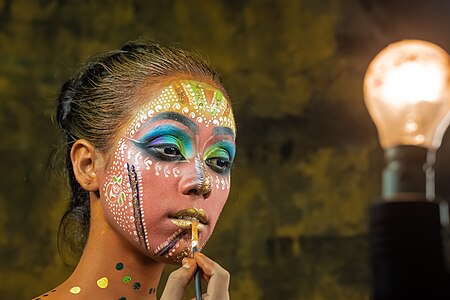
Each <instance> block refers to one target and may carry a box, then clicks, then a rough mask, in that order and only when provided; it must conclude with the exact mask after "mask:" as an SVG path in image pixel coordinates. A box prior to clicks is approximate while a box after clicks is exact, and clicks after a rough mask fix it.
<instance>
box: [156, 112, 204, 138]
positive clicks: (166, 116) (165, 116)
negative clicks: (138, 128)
mask: <svg viewBox="0 0 450 300" xmlns="http://www.w3.org/2000/svg"><path fill="white" fill-rule="evenodd" d="M159 120H173V121H177V122H179V123H181V124H183V125H185V126H186V127H187V128H189V129H190V130H191V131H192V132H193V133H195V134H197V133H198V131H199V128H198V125H197V124H195V123H194V122H193V121H191V120H190V119H189V118H187V117H185V116H183V115H180V114H179V113H176V112H170V111H169V112H163V113H160V114H159V115H156V116H154V117H153V118H151V119H150V121H149V122H147V124H151V123H154V122H156V121H159Z"/></svg>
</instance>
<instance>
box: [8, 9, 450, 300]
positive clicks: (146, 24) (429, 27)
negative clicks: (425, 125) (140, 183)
mask: <svg viewBox="0 0 450 300" xmlns="http://www.w3.org/2000/svg"><path fill="white" fill-rule="evenodd" d="M421 2H425V3H426V5H424V4H420V3H421ZM400 3H405V2H404V1H387V0H383V1H376V0H360V1H357V0H346V1H335V0H323V1H317V0H284V1H276V0H270V1H260V0H247V1H240V0H233V1H229V0H228V1H225V0H224V1H201V0H190V1H181V0H180V1H157V0H155V1H141V0H135V1H125V0H122V1H58V0H40V1H31V0H30V1H25V0H21V1H20V0H3V1H0V157H1V160H0V161H1V172H0V298H2V299H25V298H30V297H32V296H35V295H38V294H40V293H42V292H44V291H47V290H49V289H51V288H52V287H53V286H56V285H57V284H58V283H59V282H61V281H63V280H64V279H65V278H66V276H67V275H68V274H69V272H70V269H69V268H67V267H64V266H63V264H62V262H61V260H60V258H59V255H58V252H57V249H56V233H57V228H58V222H59V219H60V217H61V215H62V211H63V209H64V207H65V205H66V202H65V200H66V199H65V192H64V191H65V189H64V182H63V179H62V178H61V174H60V173H58V171H56V172H55V171H54V168H52V159H50V158H49V157H50V156H51V155H52V153H55V152H57V150H56V149H57V147H55V145H57V144H58V135H57V128H56V126H55V125H54V123H53V122H52V116H53V115H54V111H53V110H54V106H55V98H56V95H57V93H58V90H59V88H60V86H61V84H62V83H63V82H64V81H65V80H66V79H67V78H68V76H70V74H71V73H72V72H73V71H74V70H75V69H76V68H77V66H78V65H79V62H80V61H83V60H84V59H86V58H87V57H88V56H89V55H90V54H92V53H93V52H95V51H98V50H104V49H110V48H116V47H119V46H120V45H121V44H122V43H123V42H125V41H127V40H130V39H135V38H137V37H141V36H143V37H147V38H153V39H156V40H158V41H160V42H161V43H163V44H175V45H178V46H180V47H182V48H186V49H190V50H195V51H198V52H200V53H201V54H203V55H204V56H206V57H208V58H209V59H210V61H211V62H212V63H213V65H215V66H216V67H217V69H218V70H219V71H220V72H221V73H222V75H223V78H224V82H225V86H226V88H227V89H228V90H229V93H230V95H231V98H232V100H233V102H234V107H235V111H236V119H237V125H238V153H237V160H236V164H235V167H234V170H233V173H232V174H233V175H232V194H231V197H230V199H229V202H228V204H227V206H226V208H225V210H224V212H223V214H222V218H221V220H220V222H219V224H218V226H217V229H216V232H215V234H214V235H213V237H212V239H211V241H210V242H209V244H208V246H207V248H206V249H205V251H206V252H207V253H208V254H209V255H211V256H212V257H214V258H215V259H216V260H217V261H219V262H220V263H221V264H222V265H223V266H225V267H226V268H227V269H228V270H229V271H230V272H231V274H232V282H231V296H232V299H335V300H338V299H368V295H369V284H368V281H369V270H368V267H367V259H368V249H367V246H366V208H367V205H368V203H370V201H371V200H372V199H373V198H374V197H376V196H377V195H378V193H379V192H378V191H379V189H380V180H379V178H380V171H381V169H382V165H383V157H382V155H383V154H382V151H381V149H380V147H379V145H378V142H377V135H376V130H375V127H374V126H373V124H372V122H371V121H370V118H369V115H368V113H367V111H366V109H365V107H364V103H363V98H362V80H363V76H364V72H365V69H366V67H367V65H368V63H369V62H370V60H371V58H372V57H373V56H374V55H375V54H376V53H377V52H378V51H379V50H381V49H382V48H383V47H384V46H386V45H387V44H389V43H390V42H393V41H397V40H399V39H403V38H422V39H427V40H429V41H431V42H435V43H437V44H439V45H441V46H442V47H443V48H444V49H446V50H447V51H449V50H450V40H449V39H448V36H449V28H450V26H449V20H448V19H449V18H448V16H449V15H450V6H449V4H448V3H449V2H448V1H445V0H442V1H438V0H434V1H409V3H410V4H409V6H408V7H402V6H401V5H400ZM448 140H449V139H448V138H447V137H446V140H445V141H444V145H443V147H442V150H441V152H440V154H439V157H438V159H440V162H441V166H439V167H438V168H437V169H438V172H437V177H438V178H437V179H438V183H437V184H438V192H440V194H441V195H443V196H445V197H448V196H449V195H450V192H449V188H448V187H446V186H448V184H447V183H446V178H448V177H449V176H448V175H449V174H448V173H449V171H448V170H450V167H449V166H450V158H449V155H445V153H448V151H449V149H450V142H449V141H448Z"/></svg>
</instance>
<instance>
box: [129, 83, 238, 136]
mask: <svg viewBox="0 0 450 300" xmlns="http://www.w3.org/2000/svg"><path fill="white" fill-rule="evenodd" d="M167 111H171V112H177V113H179V114H181V115H183V116H186V117H187V118H188V119H191V120H193V121H195V122H197V123H204V124H205V125H206V126H207V127H209V126H210V125H211V124H212V125H214V126H223V127H229V128H231V129H232V132H233V133H234V134H235V133H236V126H235V124H234V117H233V112H232V110H231V106H230V103H229V101H228V100H227V99H226V98H225V97H224V96H223V94H222V93H221V92H220V91H219V90H218V89H216V88H214V87H212V86H210V85H209V84H207V83H204V82H199V81H193V80H182V81H177V82H173V83H171V84H170V85H169V86H167V87H165V88H164V89H163V90H162V92H161V93H160V95H159V96H158V97H157V98H156V99H154V100H153V101H149V103H148V104H147V105H146V106H144V108H143V109H142V110H141V111H140V113H139V114H137V115H136V117H135V118H134V119H133V121H132V124H131V126H130V128H129V129H128V130H127V132H126V134H127V135H128V136H129V137H130V138H133V137H134V136H135V135H136V133H137V132H138V131H139V128H140V127H141V126H142V125H143V124H145V122H146V121H147V120H148V119H149V118H152V117H153V116H154V115H155V114H159V113H162V112H167Z"/></svg>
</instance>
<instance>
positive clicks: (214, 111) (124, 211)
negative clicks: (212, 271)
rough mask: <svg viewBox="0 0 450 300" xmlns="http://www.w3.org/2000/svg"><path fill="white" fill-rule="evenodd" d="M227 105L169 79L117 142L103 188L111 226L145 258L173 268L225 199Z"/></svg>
mask: <svg viewBox="0 0 450 300" xmlns="http://www.w3.org/2000/svg"><path fill="white" fill-rule="evenodd" d="M234 139H235V124H234V119H233V113H232V110H231V107H230V104H229V101H228V100H227V99H226V98H225V97H224V96H223V94H222V93H221V92H220V91H219V90H218V89H216V88H214V87H212V86H210V85H208V84H206V83H204V82H198V81H176V82H172V83H170V85H168V86H165V87H164V88H162V90H161V91H160V92H159V94H158V96H157V97H156V98H155V99H153V100H151V101H149V102H148V103H147V104H145V105H144V106H143V107H141V108H140V109H139V111H138V113H137V114H136V116H135V117H134V119H133V120H132V121H131V124H130V125H129V126H128V127H127V130H126V131H125V134H124V136H123V137H122V138H121V139H120V140H119V141H118V143H117V145H116V149H115V153H114V157H113V159H112V162H111V163H110V164H109V166H108V167H107V172H106V176H104V181H103V183H102V193H103V196H104V199H103V201H104V204H105V205H104V206H103V207H104V210H105V212H106V216H107V219H108V221H109V222H110V224H112V226H114V227H116V228H119V232H123V233H124V234H125V236H126V238H127V239H128V240H129V241H131V242H132V243H133V244H135V245H136V246H137V247H139V248H140V249H141V250H142V251H144V252H145V253H146V254H147V255H149V256H151V257H153V258H154V259H155V260H158V261H161V262H166V263H167V262H169V263H178V262H181V260H182V259H183V257H185V256H188V255H189V254H190V251H191V247H190V239H191V233H190V232H191V220H192V218H196V219H197V220H199V221H200V224H199V227H198V229H199V245H200V248H201V247H203V245H204V244H205V243H206V241H207V240H208V238H209V237H210V235H211V233H212V231H213V229H214V226H215V225H216V222H217V220H218V218H219V214H220V212H221V211H222V208H223V206H224V204H225V202H226V200H227V198H228V194H229V189H230V167H231V164H232V162H233V159H234V155H235V143H234Z"/></svg>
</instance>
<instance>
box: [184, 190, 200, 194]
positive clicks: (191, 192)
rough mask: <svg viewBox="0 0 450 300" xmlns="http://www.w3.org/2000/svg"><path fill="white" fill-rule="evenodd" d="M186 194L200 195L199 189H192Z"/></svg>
mask: <svg viewBox="0 0 450 300" xmlns="http://www.w3.org/2000/svg"><path fill="white" fill-rule="evenodd" d="M186 194H187V195H198V194H199V192H198V190H197V189H190V190H189V191H188V192H187V193H186Z"/></svg>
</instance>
